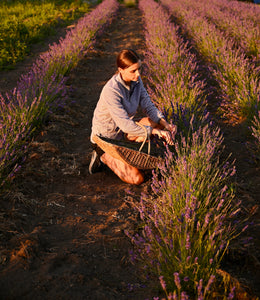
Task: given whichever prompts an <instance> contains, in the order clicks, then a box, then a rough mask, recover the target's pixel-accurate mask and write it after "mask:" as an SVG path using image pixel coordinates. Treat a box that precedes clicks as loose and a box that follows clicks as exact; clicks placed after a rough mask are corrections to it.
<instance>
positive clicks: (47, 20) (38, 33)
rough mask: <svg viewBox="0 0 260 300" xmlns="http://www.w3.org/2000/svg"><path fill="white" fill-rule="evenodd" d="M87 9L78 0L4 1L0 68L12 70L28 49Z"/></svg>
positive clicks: (1, 9)
mask: <svg viewBox="0 0 260 300" xmlns="http://www.w3.org/2000/svg"><path fill="white" fill-rule="evenodd" d="M88 9H89V4H87V3H86V2H84V1H80V0H67V1H61V0H45V1H43V0H42V1H41V0H35V1H33V0H29V1H25V0H4V1H1V4H0V19H1V23H0V69H5V68H10V67H13V66H14V65H15V64H16V63H17V62H18V61H20V60H22V59H23V58H24V57H25V55H27V54H28V53H29V52H30V46H31V45H32V44H33V43H37V42H39V41H41V40H43V39H44V38H45V37H46V36H50V35H53V34H55V29H56V28H57V27H62V26H66V25H68V24H69V23H70V22H71V21H73V20H75V19H77V18H79V17H80V16H81V15H83V14H84V13H86V12H87V11H88Z"/></svg>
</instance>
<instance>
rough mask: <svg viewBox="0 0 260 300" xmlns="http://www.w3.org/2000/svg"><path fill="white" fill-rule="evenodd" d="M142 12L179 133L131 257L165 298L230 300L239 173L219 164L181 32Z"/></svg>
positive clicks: (156, 178)
mask: <svg viewBox="0 0 260 300" xmlns="http://www.w3.org/2000/svg"><path fill="white" fill-rule="evenodd" d="M139 7H140V9H141V10H142V12H143V18H144V22H145V29H146V32H145V34H146V36H145V39H146V43H147V46H148V50H147V51H148V52H147V55H146V57H147V58H148V61H147V62H146V63H147V64H148V69H149V70H150V71H149V74H148V75H147V79H148V83H149V84H150V85H151V87H152V88H151V89H150V93H152V91H154V100H155V99H156V98H157V97H158V101H159V102H157V101H156V100H155V101H156V102H157V104H158V105H159V106H160V107H161V108H162V109H164V111H165V114H166V117H167V119H168V120H169V121H170V122H173V123H174V124H176V125H177V127H178V133H177V136H176V139H175V140H176V142H175V144H174V145H173V146H171V147H170V146H169V148H168V150H167V153H166V159H165V161H164V163H162V164H161V165H160V166H159V168H158V170H157V171H156V172H154V174H153V182H152V186H151V187H152V193H151V194H148V193H147V194H144V195H143V196H142V197H141V200H140V202H134V203H133V205H134V207H135V208H136V209H137V210H138V211H139V213H140V217H141V219H142V221H143V227H142V231H141V233H137V234H134V235H132V234H129V233H127V234H128V236H129V237H130V238H131V240H132V241H133V243H134V245H135V247H136V251H135V252H134V253H133V254H132V255H133V258H134V260H135V261H137V262H138V263H140V264H142V266H143V268H144V270H145V271H146V275H148V276H152V278H153V277H154V276H157V278H159V282H160V284H161V287H162V289H163V290H164V292H165V294H166V297H167V299H214V298H217V297H219V296H220V297H221V298H222V299H227V298H228V299H232V297H233V292H234V291H233V290H232V287H230V286H229V284H228V283H227V282H225V283H224V281H223V278H222V277H221V276H220V275H219V274H220V273H219V272H218V269H219V267H220V263H221V260H222V258H223V255H224V254H225V251H226V250H227V247H228V245H229V243H230V241H231V240H232V239H234V238H235V237H236V235H237V234H238V232H239V225H238V224H236V218H237V217H238V214H239V211H240V208H239V203H236V201H235V198H234V192H233V189H232V185H231V184H230V179H231V177H232V176H233V175H234V173H235V167H234V165H233V164H232V163H229V162H228V160H225V162H223V161H222V160H221V159H220V157H221V153H222V151H221V150H222V142H223V138H222V135H221V133H220V130H219V129H218V128H215V127H214V126H212V124H211V123H210V122H209V118H208V116H207V114H206V115H204V111H205V101H204V100H203V98H204V92H203V83H202V82H200V81H199V80H198V79H197V78H196V76H195V77H194V73H195V72H196V70H197V68H196V62H195V58H194V56H193V55H191V54H190V53H189V49H188V48H187V46H186V45H185V43H184V42H183V40H182V39H181V38H180V37H179V36H178V34H177V32H178V28H176V27H175V26H174V25H173V24H171V23H170V21H169V15H167V14H166V12H165V11H164V10H163V8H162V7H161V6H160V5H158V4H157V3H155V2H154V1H153V0H141V1H140V2H139ZM151 20H153V22H151ZM182 74H184V75H183V77H184V78H182V79H181V75H182ZM175 78H177V79H176V80H175ZM180 86H181V89H182V91H183V94H179V92H178V91H179V90H180ZM174 90H176V91H177V92H174ZM189 90H192V92H191V93H188V92H186V91H189ZM183 95H185V96H183ZM194 95H195V96H194ZM164 100H165V101H164ZM178 101H180V104H179V103H178ZM185 101H187V102H185ZM221 161H222V162H221ZM243 230H244V228H243ZM154 299H159V297H158V298H157V297H155V298H154Z"/></svg>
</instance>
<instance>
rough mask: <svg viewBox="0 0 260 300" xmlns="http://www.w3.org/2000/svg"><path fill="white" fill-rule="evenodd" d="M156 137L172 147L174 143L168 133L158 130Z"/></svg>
mask: <svg viewBox="0 0 260 300" xmlns="http://www.w3.org/2000/svg"><path fill="white" fill-rule="evenodd" d="M157 135H158V136H159V138H163V139H164V140H165V141H166V142H167V144H169V145H173V143H174V142H173V138H172V134H171V132H170V131H167V130H158V133H157Z"/></svg>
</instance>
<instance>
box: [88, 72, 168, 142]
mask: <svg viewBox="0 0 260 300" xmlns="http://www.w3.org/2000/svg"><path fill="white" fill-rule="evenodd" d="M139 107H140V108H141V109H142V111H143V113H144V114H145V115H146V116H148V117H149V118H150V119H151V120H152V121H154V122H155V123H159V121H160V119H161V118H163V114H162V113H161V112H160V111H159V110H158V109H157V108H156V106H155V105H154V104H153V102H152V101H151V99H150V97H149V95H148V93H147V91H146V89H145V88H144V85H143V82H142V79H141V78H140V77H139V79H138V81H136V82H134V81H132V82H131V86H130V87H129V86H127V85H126V84H125V82H124V81H123V79H122V78H121V75H120V73H117V74H115V75H114V76H113V77H112V78H111V79H110V80H109V81H108V82H107V83H106V84H105V86H104V87H103V89H102V92H101V94H100V98H99V101H98V103H97V106H96V108H95V111H94V116H93V119H92V133H91V141H92V136H93V135H100V136H104V137H108V138H118V137H119V136H120V135H119V134H118V132H119V131H121V132H124V133H128V134H131V135H134V136H146V135H147V133H148V135H149V136H150V135H151V133H152V127H150V126H145V128H146V132H145V131H144V129H143V128H141V127H140V126H138V125H136V123H135V122H134V120H133V117H134V116H135V114H136V113H137V109H138V108H139ZM121 136H122V135H121Z"/></svg>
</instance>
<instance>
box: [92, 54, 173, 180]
mask: <svg viewBox="0 0 260 300" xmlns="http://www.w3.org/2000/svg"><path fill="white" fill-rule="evenodd" d="M117 68H118V72H117V73H116V74H115V75H114V76H113V77H112V78H111V79H110V80H109V81H108V82H107V83H106V85H105V86H104V87H103V90H102V92H101V95H100V98H99V101H98V103H97V106H96V108H95V111H94V116H93V120H92V133H91V138H90V139H91V142H92V143H93V136H94V135H99V136H103V137H107V138H112V139H122V138H123V137H124V136H126V138H127V139H128V140H131V141H138V142H140V141H142V140H143V139H144V138H145V137H146V136H147V134H148V135H149V136H151V135H158V136H160V137H162V138H164V139H165V140H166V141H167V142H168V143H171V142H172V139H171V131H172V132H173V131H175V130H176V127H175V126H174V125H170V124H169V123H168V122H167V121H166V120H165V118H164V117H163V114H162V113H161V112H160V111H159V110H158V109H157V108H156V107H155V105H154V104H153V103H152V101H151V100H150V97H149V95H148V93H147V91H146V89H145V88H144V86H143V83H142V80H141V77H140V68H141V59H140V57H139V56H138V54H137V53H136V52H135V51H134V50H131V49H126V50H122V51H121V52H120V53H119V55H118V56H117ZM138 108H141V109H142V111H143V113H144V114H145V115H146V117H145V118H143V119H141V120H139V123H141V124H142V125H143V126H142V127H140V126H139V125H137V124H136V122H135V121H134V120H133V117H134V116H135V114H136V113H137V110H138ZM162 129H164V130H162ZM93 146H94V151H93V153H92V158H91V162H90V165H89V172H90V174H93V173H94V172H96V171H97V170H98V169H99V167H100V165H101V162H102V163H104V164H106V165H107V166H108V167H109V168H110V169H111V170H112V171H113V172H114V173H115V174H116V175H117V176H118V177H119V178H120V179H121V180H123V181H124V182H127V183H130V184H137V185H138V184H141V183H142V182H143V181H144V177H143V174H142V172H141V171H140V170H138V169H137V168H135V167H133V166H130V165H128V164H126V163H124V162H122V161H120V160H118V159H116V158H114V157H112V156H111V155H109V154H108V153H104V152H103V151H102V150H101V149H100V148H99V147H98V146H97V145H95V144H94V143H93Z"/></svg>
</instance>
